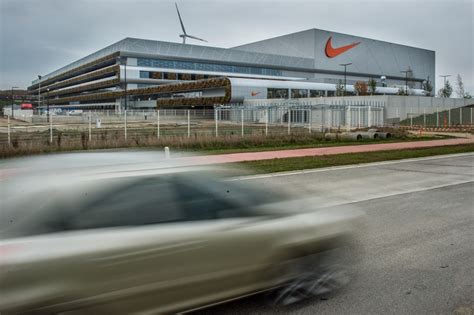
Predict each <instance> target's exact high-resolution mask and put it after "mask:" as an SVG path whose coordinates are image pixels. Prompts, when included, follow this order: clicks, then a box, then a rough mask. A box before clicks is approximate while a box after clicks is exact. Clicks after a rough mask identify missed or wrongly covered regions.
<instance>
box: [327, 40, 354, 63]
mask: <svg viewBox="0 0 474 315" xmlns="http://www.w3.org/2000/svg"><path fill="white" fill-rule="evenodd" d="M359 44H360V42H358V43H352V44H349V45H346V46H341V47H338V48H334V47H332V36H330V37H329V39H328V41H327V42H326V48H325V52H326V56H328V58H334V57H337V56H339V55H340V54H342V53H344V52H346V51H348V50H349V49H352V48H354V47H355V46H357V45H359Z"/></svg>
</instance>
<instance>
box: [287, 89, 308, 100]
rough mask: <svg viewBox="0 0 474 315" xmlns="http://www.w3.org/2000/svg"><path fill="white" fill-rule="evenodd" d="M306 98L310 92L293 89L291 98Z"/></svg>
mask: <svg viewBox="0 0 474 315" xmlns="http://www.w3.org/2000/svg"><path fill="white" fill-rule="evenodd" d="M305 97H308V90H305V89H291V98H305Z"/></svg>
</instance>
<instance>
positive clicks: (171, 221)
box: [0, 153, 361, 315]
mask: <svg viewBox="0 0 474 315" xmlns="http://www.w3.org/2000/svg"><path fill="white" fill-rule="evenodd" d="M136 156H137V155H135V157H136ZM96 157H97V156H96ZM102 157H103V156H102ZM105 157H106V158H105V161H107V159H110V160H109V161H115V163H113V162H111V163H109V164H108V163H103V164H101V163H98V164H94V163H92V164H91V163H90V161H91V159H92V158H94V155H93V154H79V157H77V156H75V155H68V158H64V157H62V156H59V157H49V158H50V160H48V161H47V162H46V163H43V162H44V161H45V160H44V159H45V158H38V160H40V161H42V162H41V163H36V162H37V161H36V162H35V159H26V160H24V161H22V162H19V163H16V164H15V165H14V166H11V165H10V166H5V165H3V167H2V177H1V180H2V186H3V187H4V189H2V195H1V198H2V208H1V217H0V218H1V221H0V222H1V226H0V296H1V299H0V312H1V314H2V315H3V314H18V313H20V314H30V313H31V314H43V313H45V314H51V313H65V312H66V313H67V312H74V314H76V313H77V312H83V313H84V314H90V313H96V314H130V313H140V314H165V313H176V312H185V311H190V310H194V309H198V308H202V307H205V306H209V305H213V304H216V303H221V302H224V301H227V300H231V299H235V298H238V297H242V296H246V295H249V294H254V293H257V292H262V291H266V290H272V292H273V301H274V302H275V303H282V304H289V303H292V302H294V301H297V300H299V299H300V298H301V296H313V295H316V294H319V293H321V292H326V291H328V290H331V289H333V288H337V287H339V286H340V285H341V284H342V283H343V282H344V280H342V278H343V277H339V274H338V273H339V271H338V270H330V267H331V266H330V265H328V264H326V263H325V260H324V259H323V258H324V257H325V256H326V254H327V253H331V252H333V251H334V250H335V249H338V248H341V245H343V244H345V241H346V240H347V239H348V237H349V236H350V234H351V232H352V231H353V229H354V224H355V222H356V221H357V220H358V219H359V218H360V217H361V212H359V211H357V210H354V209H352V208H330V209H318V207H317V205H316V204H314V203H313V202H312V201H311V199H305V200H303V199H300V198H296V197H295V196H289V195H287V194H285V193H284V192H281V191H275V190H270V189H265V188H262V187H255V186H251V185H249V184H248V183H246V182H243V181H239V180H230V179H228V178H226V177H222V176H221V175H219V174H220V173H221V170H220V169H215V168H209V167H199V168H198V167H190V166H186V167H182V166H180V167H176V166H173V165H170V164H169V163H161V164H160V162H156V161H155V162H150V161H148V164H147V163H143V164H140V166H137V164H136V163H135V161H136V159H135V160H134V162H133V163H131V162H124V161H123V160H122V159H121V155H120V153H108V154H105ZM117 161H119V162H117ZM42 163H43V164H42ZM63 163H66V164H63ZM69 163H73V164H69ZM52 165H54V166H55V168H54V167H52ZM111 165H112V166H111ZM216 174H217V175H216ZM328 275H330V276H328Z"/></svg>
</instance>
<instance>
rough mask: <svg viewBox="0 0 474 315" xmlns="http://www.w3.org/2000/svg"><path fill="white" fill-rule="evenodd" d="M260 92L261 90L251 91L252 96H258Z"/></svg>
mask: <svg viewBox="0 0 474 315" xmlns="http://www.w3.org/2000/svg"><path fill="white" fill-rule="evenodd" d="M258 94H260V92H251V93H250V95H252V96H257V95H258Z"/></svg>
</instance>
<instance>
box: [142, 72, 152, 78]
mask: <svg viewBox="0 0 474 315" xmlns="http://www.w3.org/2000/svg"><path fill="white" fill-rule="evenodd" d="M140 78H142V79H148V78H150V72H148V71H140Z"/></svg>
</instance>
